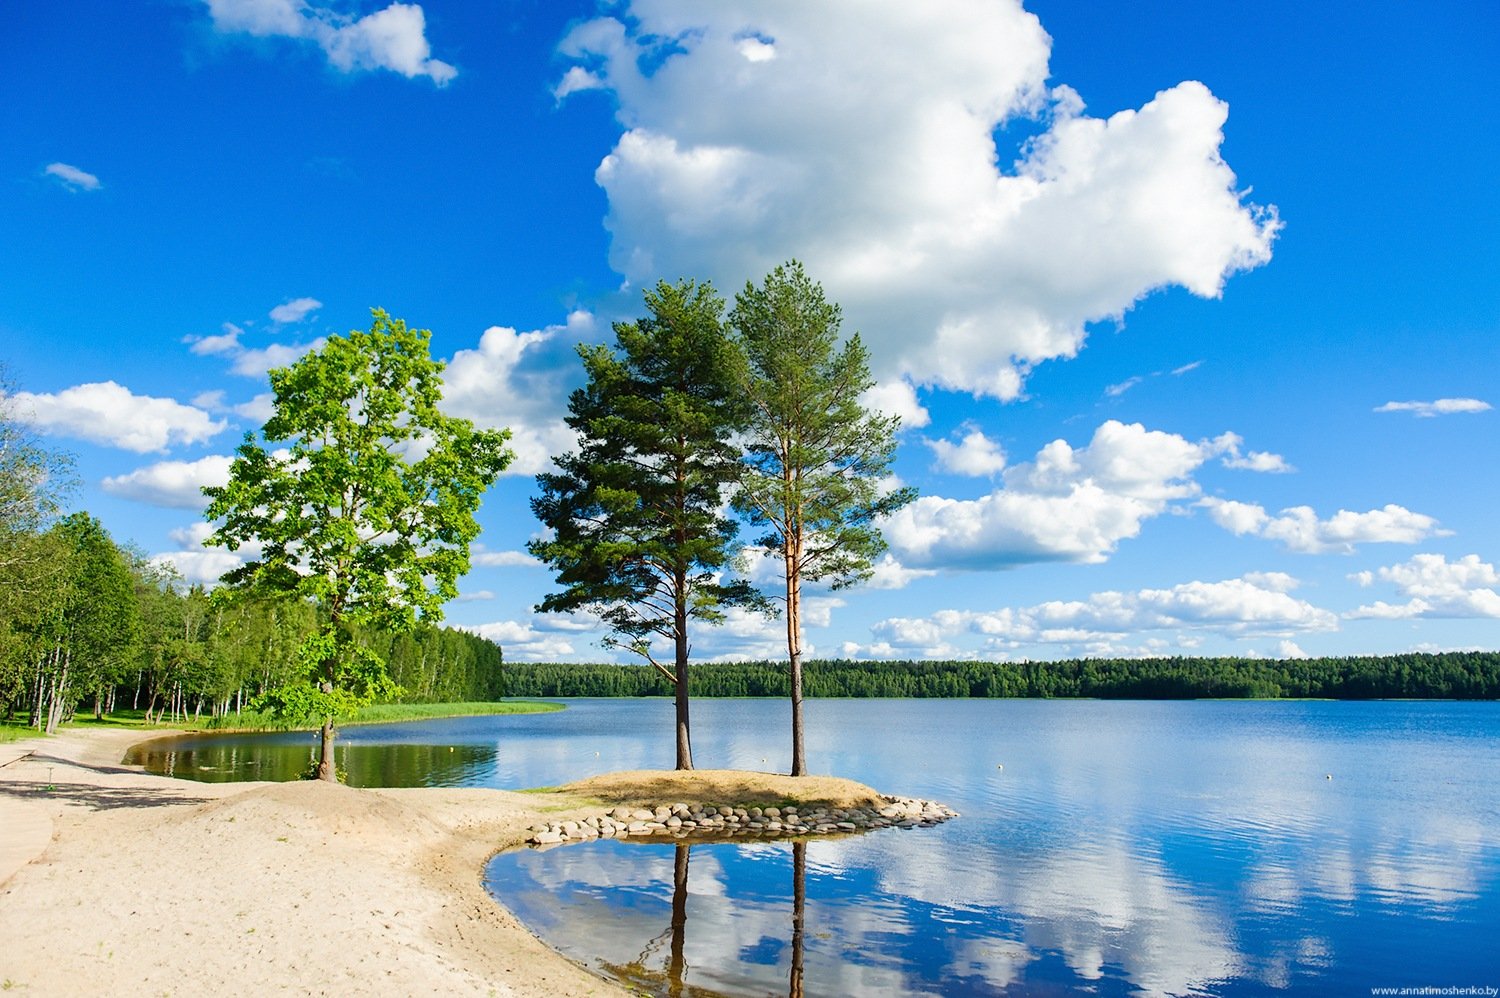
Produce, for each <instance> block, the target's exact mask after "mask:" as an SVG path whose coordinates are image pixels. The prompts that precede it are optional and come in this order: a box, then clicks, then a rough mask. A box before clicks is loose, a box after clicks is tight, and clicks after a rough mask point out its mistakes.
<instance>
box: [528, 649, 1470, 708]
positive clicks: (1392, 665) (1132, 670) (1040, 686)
mask: <svg viewBox="0 0 1500 998" xmlns="http://www.w3.org/2000/svg"><path fill="white" fill-rule="evenodd" d="M504 672H505V680H504V682H505V688H506V692H507V693H508V694H509V695H511V696H519V697H650V696H670V695H672V693H673V687H672V685H671V684H670V683H668V682H667V681H666V680H664V679H663V677H661V676H660V675H658V674H656V673H655V672H654V671H653V670H651V669H648V668H642V667H640V666H638V665H629V664H625V665H621V664H574V663H525V662H522V663H517V662H507V663H505V666H504ZM803 675H804V689H805V693H806V695H807V696H810V697H898V698H910V697H917V698H921V697H950V698H971V699H972V698H979V699H984V698H1007V697H1013V698H1097V699H1106V700H1108V699H1119V700H1130V699H1142V700H1192V699H1207V698H1226V699H1278V698H1313V699H1332V700H1371V699H1454V700H1492V699H1496V698H1500V653H1497V652H1480V651H1470V652H1444V653H1437V654H1410V655H1380V656H1349V657H1338V658H1305V659H1286V660H1272V659H1247V658H1228V657H1225V658H1182V657H1176V658H1128V659H1073V660H1069V661H1062V662H974V661H927V660H923V661H852V660H848V659H836V660H824V661H810V662H808V663H807V664H806V668H805V670H804V674H803ZM691 692H692V694H693V695H694V696H700V697H785V696H787V695H788V693H789V676H788V674H787V669H786V664H785V663H783V662H767V661H760V662H702V663H699V664H698V665H696V666H694V669H693V674H692V690H691Z"/></svg>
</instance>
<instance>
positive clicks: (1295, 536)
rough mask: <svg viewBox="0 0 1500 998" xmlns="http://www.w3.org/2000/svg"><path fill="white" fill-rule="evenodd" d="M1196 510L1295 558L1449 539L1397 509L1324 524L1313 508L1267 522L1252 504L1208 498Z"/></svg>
mask: <svg viewBox="0 0 1500 998" xmlns="http://www.w3.org/2000/svg"><path fill="white" fill-rule="evenodd" d="M1198 505H1200V506H1202V507H1203V508H1205V509H1207V510H1208V513H1209V516H1210V517H1211V518H1212V519H1213V521H1214V522H1215V523H1217V524H1218V525H1219V526H1221V527H1223V528H1224V529H1225V530H1228V531H1229V532H1230V533H1232V534H1238V535H1245V534H1252V535H1254V536H1256V537H1264V538H1266V539H1267V540H1273V541H1280V542H1281V543H1282V544H1283V545H1284V546H1285V547H1286V549H1287V550H1288V551H1294V552H1296V553H1298V554H1327V553H1329V552H1336V553H1341V554H1353V553H1354V550H1355V548H1356V547H1358V546H1359V545H1360V544H1418V543H1420V542H1422V541H1424V540H1426V539H1427V538H1429V537H1442V536H1446V535H1447V533H1448V531H1445V530H1442V529H1440V528H1439V527H1438V521H1437V520H1436V519H1434V518H1433V517H1430V516H1427V515H1426V514H1424V513H1414V512H1412V511H1411V510H1409V509H1407V508H1406V507H1404V506H1398V505H1396V504H1395V503H1388V504H1387V505H1385V506H1383V507H1381V508H1380V509H1372V510H1368V511H1366V512H1363V513H1356V512H1354V511H1352V510H1347V509H1341V510H1339V511H1338V512H1337V513H1335V514H1333V516H1331V517H1329V518H1328V519H1326V520H1324V519H1319V518H1318V514H1317V511H1316V510H1314V509H1313V508H1312V507H1311V506H1292V507H1289V508H1287V509H1284V510H1282V511H1281V513H1280V514H1279V515H1277V516H1271V515H1270V514H1269V513H1267V512H1266V511H1265V509H1264V508H1263V507H1261V506H1259V505H1256V504H1255V503H1245V502H1238V501H1235V500H1233V499H1218V498H1214V497H1211V496H1210V497H1208V498H1205V499H1201V500H1199V502H1198Z"/></svg>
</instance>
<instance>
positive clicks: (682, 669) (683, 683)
mask: <svg viewBox="0 0 1500 998" xmlns="http://www.w3.org/2000/svg"><path fill="white" fill-rule="evenodd" d="M676 582H677V606H676V608H675V610H676V620H675V621H674V627H673V629H674V630H675V631H676V634H675V637H676V641H675V645H676V666H677V672H676V674H677V684H676V685H677V768H678V769H692V768H693V742H692V735H691V731H690V730H689V726H688V631H687V626H688V625H687V591H686V587H687V573H686V572H685V571H681V570H679V571H678V572H677V579H676Z"/></svg>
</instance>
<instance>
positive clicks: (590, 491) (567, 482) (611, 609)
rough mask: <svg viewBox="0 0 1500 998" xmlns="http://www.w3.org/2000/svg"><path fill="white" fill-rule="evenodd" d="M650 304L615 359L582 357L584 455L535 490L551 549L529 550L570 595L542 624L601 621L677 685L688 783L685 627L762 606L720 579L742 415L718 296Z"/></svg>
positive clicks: (648, 297)
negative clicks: (554, 618)
mask: <svg viewBox="0 0 1500 998" xmlns="http://www.w3.org/2000/svg"><path fill="white" fill-rule="evenodd" d="M645 302H646V307H647V310H648V312H649V314H648V315H646V316H645V317H644V318H641V319H639V320H637V321H636V322H629V323H616V324H615V327H614V329H615V339H616V345H615V347H614V348H613V349H611V348H610V347H609V346H606V345H603V344H599V345H593V346H583V347H580V348H579V354H580V355H581V356H582V358H583V366H584V370H585V371H586V372H587V374H588V382H587V384H585V385H584V387H582V388H580V389H578V390H577V391H575V392H574V393H573V394H572V396H571V398H570V399H569V403H568V410H569V415H568V419H567V422H568V425H569V426H571V427H572V428H573V429H574V430H576V431H577V432H578V443H579V446H578V450H576V451H574V452H572V453H569V454H566V455H564V456H562V457H560V458H558V459H557V467H558V470H557V472H556V473H555V474H543V475H539V476H538V477H537V481H538V483H539V484H540V486H541V494H540V495H539V496H537V497H536V498H535V499H533V500H532V509H533V510H534V511H535V512H536V515H537V518H538V519H540V520H541V521H542V523H543V524H544V525H545V526H547V527H548V528H550V531H551V536H550V537H548V538H547V539H543V540H538V541H535V542H533V543H532V544H531V546H530V547H531V552H532V553H533V554H535V555H536V556H537V557H538V558H540V559H542V560H543V561H545V562H546V563H547V564H549V565H551V566H552V568H553V569H554V570H555V571H556V573H557V580H558V582H559V583H560V584H561V585H562V586H563V588H562V590H561V591H559V592H556V593H552V594H550V595H549V596H547V597H546V599H544V600H543V601H542V603H541V604H540V605H539V606H538V607H537V609H538V610H541V611H543V612H549V613H550V612H558V611H562V612H569V611H574V610H586V611H589V612H591V613H594V614H597V615H598V616H599V617H600V618H601V619H602V620H604V621H605V622H606V623H607V624H608V625H609V626H610V628H611V629H612V631H613V634H612V636H611V638H610V639H609V640H610V641H611V642H612V643H614V644H617V645H619V646H623V647H626V648H628V649H630V650H631V651H633V652H635V653H637V654H639V655H641V656H642V657H643V658H645V660H646V661H648V662H650V663H651V665H653V666H655V667H656V668H657V669H659V670H660V671H661V673H662V674H663V675H665V676H666V677H667V679H668V680H669V681H671V682H672V684H673V686H674V688H675V691H676V698H677V721H676V723H677V768H678V769H692V768H693V754H692V745H691V735H690V730H689V718H688V660H689V653H690V650H691V642H690V640H689V634H688V625H689V622H690V621H692V620H699V621H704V622H707V623H714V622H718V621H720V620H722V619H723V617H724V608H725V607H729V606H752V607H759V606H761V604H762V603H763V600H762V598H761V597H760V596H759V594H758V593H756V592H755V590H754V588H753V587H752V586H751V585H750V584H749V583H747V582H745V581H744V580H726V579H725V578H724V577H723V571H724V569H725V567H726V566H727V565H728V564H729V562H730V561H731V559H732V558H733V556H734V550H733V543H734V538H735V534H736V525H735V522H734V521H733V520H732V519H731V518H729V517H727V516H726V515H725V513H726V509H725V498H726V494H727V491H728V489H729V488H730V486H731V485H732V484H733V482H734V481H735V479H736V476H737V475H738V472H739V454H740V452H739V449H738V448H737V447H736V445H735V443H734V442H733V437H734V434H735V433H736V431H737V430H738V429H739V428H740V427H741V426H742V425H743V422H744V418H745V414H746V410H745V407H744V403H743V398H742V397H741V396H740V395H739V393H738V392H737V391H736V389H735V384H736V373H735V372H736V370H737V360H738V357H737V354H736V352H735V351H734V350H733V349H732V348H731V346H730V344H729V342H728V340H727V339H726V337H725V334H724V328H723V314H724V302H723V300H722V299H720V298H719V297H718V296H717V295H716V294H715V293H714V290H713V287H712V286H711V285H709V284H707V283H703V284H698V283H694V282H693V281H686V280H685V281H681V282H679V283H677V284H668V283H666V282H665V281H663V282H662V283H660V284H658V285H657V286H656V287H655V288H654V289H653V290H651V291H648V292H646V294H645ZM616 635H617V636H616ZM657 640H662V641H667V642H670V643H671V645H672V649H673V661H672V665H671V667H668V666H667V665H665V664H663V663H662V662H660V661H658V660H657V658H656V657H655V654H654V653H653V651H652V643H653V642H654V641H657Z"/></svg>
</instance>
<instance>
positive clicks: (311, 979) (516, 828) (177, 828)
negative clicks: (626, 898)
mask: <svg viewBox="0 0 1500 998" xmlns="http://www.w3.org/2000/svg"><path fill="white" fill-rule="evenodd" d="M139 739H140V735H139V734H137V733H132V732H93V731H89V732H71V733H66V734H63V735H60V736H57V737H53V738H49V739H44V740H43V739H37V740H31V741H26V742H17V743H14V744H11V745H0V988H3V989H4V990H5V991H6V993H14V994H21V995H84V994H108V995H194V996H198V995H216V996H217V995H266V994H312V995H340V996H342V995H424V994H443V995H470V994H473V995H537V996H542V995H546V996H570V995H600V996H604V995H625V994H628V992H626V991H625V990H624V989H622V988H620V987H618V986H616V985H614V984H612V983H610V982H608V981H605V980H602V979H601V978H597V977H595V976H593V975H592V974H590V973H588V972H587V971H585V970H584V969H583V968H582V967H579V966H578V965H576V964H574V963H572V962H570V961H569V960H567V959H566V958H564V957H563V956H561V955H559V954H558V953H556V952H555V951H554V950H552V949H550V948H548V947H547V946H546V945H544V944H543V943H542V942H541V941H540V940H538V939H537V938H536V937H535V936H533V935H532V934H531V933H530V931H529V930H527V929H526V928H525V927H524V926H523V925H521V924H520V923H519V922H518V921H517V920H516V919H515V918H514V916H512V915H511V914H510V913H509V912H508V911H506V910H505V909H504V908H503V907H502V906H501V905H499V904H497V903H496V902H495V901H494V899H492V898H491V897H490V896H489V895H488V894H487V893H486V892H485V890H484V887H483V885H482V883H481V879H480V878H481V876H482V871H483V866H484V863H485V861H486V860H487V859H488V858H489V857H490V856H492V855H493V854H494V853H495V852H497V851H499V850H501V849H504V848H508V847H511V846H515V845H518V844H519V843H520V842H521V841H522V840H523V839H524V838H525V836H526V834H527V829H528V828H529V827H530V826H531V825H533V824H536V823H537V822H539V821H544V820H559V819H562V818H567V817H573V816H579V817H581V816H583V815H586V814H591V813H598V811H599V809H600V805H601V804H610V805H612V804H616V803H627V802H630V803H634V802H641V803H661V802H667V801H677V800H681V801H685V802H688V803H692V802H695V801H701V802H704V803H735V802H738V801H742V800H756V799H758V800H763V801H764V800H770V799H796V800H799V801H807V802H812V801H818V802H833V803H835V804H854V803H859V802H863V801H868V800H872V799H874V798H875V797H876V794H875V792H874V791H873V790H871V789H870V788H868V787H864V786H861V785H859V784H856V783H852V782H850V781H847V780H839V779H835V778H831V777H803V778H800V779H798V780H795V781H793V780H791V778H789V777H784V776H775V775H771V774H759V773H743V772H738V771H733V772H731V771H699V772H696V773H692V774H677V773H670V772H665V773H664V772H655V771H650V772H636V773H620V774H613V775H611V776H603V777H595V778H593V779H590V780H586V781H582V782H580V783H578V784H573V785H570V786H569V787H567V788H562V789H560V790H558V791H554V792H549V793H543V794H537V793H526V794H522V793H511V792H507V791H502V790H481V789H453V790H443V789H401V790H356V789H350V788H348V787H342V786H335V785H330V784H326V783H315V782H306V783H282V784H277V783H217V784H214V783H194V782H190V781H185V780H176V779H169V778H166V777H159V776H153V775H150V774H148V773H145V772H144V771H142V770H140V769H138V768H136V767H129V766H124V765H122V764H120V762H119V760H120V759H121V758H123V756H124V754H125V751H126V749H127V748H128V747H129V746H130V744H131V743H132V742H135V741H138V740H139Z"/></svg>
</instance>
